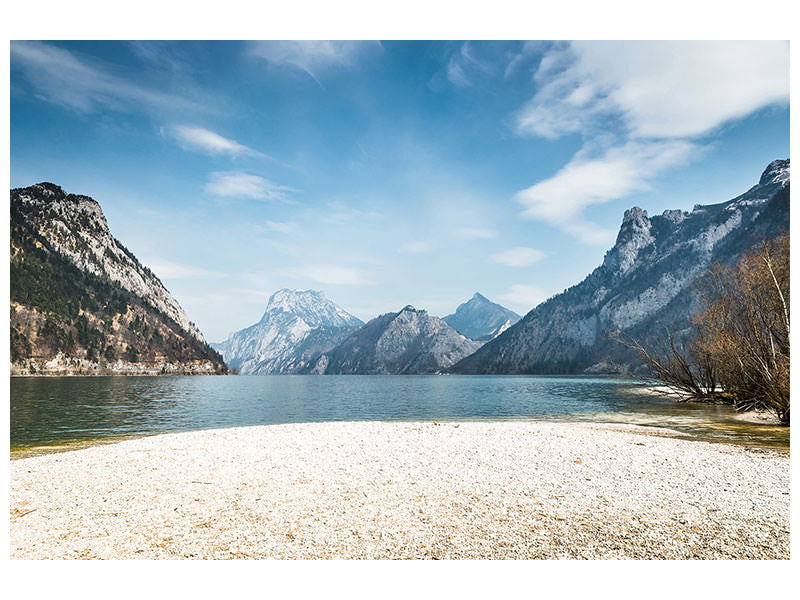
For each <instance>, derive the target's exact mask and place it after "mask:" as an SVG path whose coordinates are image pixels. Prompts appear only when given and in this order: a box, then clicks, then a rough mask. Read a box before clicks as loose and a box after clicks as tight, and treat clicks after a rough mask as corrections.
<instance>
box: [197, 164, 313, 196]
mask: <svg viewBox="0 0 800 600" xmlns="http://www.w3.org/2000/svg"><path fill="white" fill-rule="evenodd" d="M205 189H206V192H208V193H209V194H212V195H214V196H220V197H223V198H249V199H252V200H279V201H281V202H293V200H291V199H290V198H289V196H288V194H289V193H291V192H295V191H297V190H295V189H293V188H291V187H288V186H285V185H278V184H277V183H273V182H271V181H269V180H268V179H264V178H263V177H259V176H258V175H252V174H250V173H244V172H242V171H216V172H214V173H212V174H211V180H210V181H209V182H208V183H206V187H205Z"/></svg>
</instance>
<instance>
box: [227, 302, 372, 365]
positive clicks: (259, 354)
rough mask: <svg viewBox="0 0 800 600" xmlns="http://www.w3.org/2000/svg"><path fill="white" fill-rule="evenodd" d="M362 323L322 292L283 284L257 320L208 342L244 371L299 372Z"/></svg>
mask: <svg viewBox="0 0 800 600" xmlns="http://www.w3.org/2000/svg"><path fill="white" fill-rule="evenodd" d="M363 324H364V323H363V321H361V320H360V319H357V318H356V317H354V316H353V315H351V314H350V313H348V312H346V311H345V310H344V309H342V308H341V307H340V306H338V305H337V304H335V303H334V302H331V301H330V300H328V299H327V298H326V297H325V295H324V294H323V293H322V292H316V291H313V290H306V291H293V290H288V289H283V290H279V291H277V292H275V293H274V294H273V295H272V296H271V297H270V299H269V301H268V302H267V308H266V310H265V311H264V315H263V316H262V317H261V320H260V321H259V322H258V323H256V324H255V325H251V326H250V327H247V328H245V329H242V330H241V331H237V332H235V333H232V334H231V335H230V336H229V337H228V339H226V340H225V341H224V342H220V343H219V344H212V346H213V347H214V348H215V349H217V350H218V351H219V352H220V353H221V354H222V356H223V358H224V359H225V362H226V363H227V364H228V367H229V368H231V369H238V370H239V372H240V373H242V374H243V375H270V374H280V373H298V372H300V371H302V370H304V369H307V368H308V367H309V365H310V364H311V362H312V361H315V360H316V359H317V358H318V357H319V356H320V354H322V353H323V352H327V351H329V350H331V349H332V348H334V347H335V346H337V345H338V344H339V343H340V342H341V341H342V340H344V339H345V338H346V337H347V336H348V335H349V334H350V333H352V332H353V331H354V330H356V329H358V328H359V327H360V326H361V325H363Z"/></svg>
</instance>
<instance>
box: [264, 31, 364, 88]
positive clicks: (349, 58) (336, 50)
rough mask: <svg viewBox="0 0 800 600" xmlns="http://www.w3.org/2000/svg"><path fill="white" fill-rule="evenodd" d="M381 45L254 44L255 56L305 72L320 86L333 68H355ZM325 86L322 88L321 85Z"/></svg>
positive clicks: (311, 42) (285, 42)
mask: <svg viewBox="0 0 800 600" xmlns="http://www.w3.org/2000/svg"><path fill="white" fill-rule="evenodd" d="M370 47H376V48H377V47H379V44H378V43H377V42H360V41H343V40H339V41H264V42H254V43H253V44H252V45H251V52H252V54H254V55H256V56H260V57H261V58H263V59H265V60H266V61H268V62H271V63H274V64H284V65H290V66H292V67H296V68H298V69H302V70H303V71H305V72H306V73H308V75H310V76H311V77H312V78H313V79H314V80H315V81H316V82H317V83H320V81H319V75H320V73H321V72H322V71H324V70H325V69H328V68H331V67H349V66H352V65H353V64H354V63H355V61H356V59H357V57H358V56H359V55H360V54H361V53H362V52H363V51H364V50H366V49H368V48H370ZM320 85H321V84H320Z"/></svg>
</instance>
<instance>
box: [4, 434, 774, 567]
mask: <svg viewBox="0 0 800 600" xmlns="http://www.w3.org/2000/svg"><path fill="white" fill-rule="evenodd" d="M10 470H11V498H10V508H11V557H12V558H788V556H789V533H788V531H789V495H788V493H789V457H788V454H786V453H782V452H779V451H766V450H764V451H757V452H756V451H752V450H747V449H743V448H740V447H736V446H732V445H726V444H709V443H705V442H696V441H695V442H693V443H687V440H684V439H678V438H675V437H666V436H664V430H658V429H656V428H651V427H643V426H637V425H614V424H601V423H566V422H548V421H535V422H534V421H481V422H477V421H472V422H464V421H462V422H441V423H438V424H434V423H431V422H419V421H417V422H385V421H384V422H327V423H306V424H292V425H266V426H252V427H239V428H230V429H216V430H197V431H188V432H180V433H165V434H159V435H153V436H148V437H144V438H136V439H132V440H126V441H120V442H118V443H111V444H103V445H99V446H91V447H88V448H84V449H80V450H75V451H72V452H66V453H56V454H46V455H42V456H36V457H30V458H20V459H15V460H12V461H11V467H10ZM745 507H746V509H745Z"/></svg>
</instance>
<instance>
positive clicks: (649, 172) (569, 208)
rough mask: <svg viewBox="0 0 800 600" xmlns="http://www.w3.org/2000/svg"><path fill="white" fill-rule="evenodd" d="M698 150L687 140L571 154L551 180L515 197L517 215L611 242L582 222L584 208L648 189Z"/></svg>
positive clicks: (630, 144)
mask: <svg viewBox="0 0 800 600" xmlns="http://www.w3.org/2000/svg"><path fill="white" fill-rule="evenodd" d="M698 152H699V148H698V147H697V146H696V145H694V144H692V143H691V142H687V141H683V140H671V141H664V142H628V143H626V144H624V145H623V146H620V147H616V148H611V149H609V150H607V151H606V152H605V153H604V154H602V155H601V156H598V157H594V158H591V157H587V156H586V155H585V153H579V154H578V155H576V156H575V157H574V158H573V159H572V160H571V161H570V162H569V163H568V164H567V165H565V166H564V167H563V168H562V169H561V170H560V171H558V172H557V173H556V174H555V175H554V176H553V177H551V178H549V179H546V180H544V181H541V182H539V183H537V184H536V185H533V186H531V187H529V188H527V189H525V190H522V191H521V192H519V193H517V195H516V199H517V201H519V202H520V203H521V204H523V205H524V206H525V210H524V211H523V215H524V216H526V217H528V218H532V219H537V220H540V221H544V222H545V223H549V224H551V225H554V226H555V227H558V228H559V229H561V230H562V231H565V232H567V233H571V234H573V235H576V236H577V237H579V238H580V239H581V240H582V241H583V242H585V243H589V244H606V243H608V242H609V241H613V237H614V232H613V231H609V230H603V229H601V228H598V227H597V226H595V225H593V224H591V223H588V222H586V221H585V220H584V218H583V216H582V213H583V211H584V210H585V209H586V208H588V207H589V206H592V205H595V204H603V203H605V202H609V201H611V200H615V199H617V198H623V197H625V196H627V195H629V194H631V193H633V192H639V191H642V190H646V189H647V188H648V185H649V182H650V181H651V180H652V179H653V178H655V177H657V176H658V175H660V174H661V173H663V172H664V171H665V170H667V169H669V168H671V167H674V166H676V165H680V164H683V163H685V162H687V161H688V160H689V159H690V158H691V157H693V156H694V155H696V154H697V153H698Z"/></svg>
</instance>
